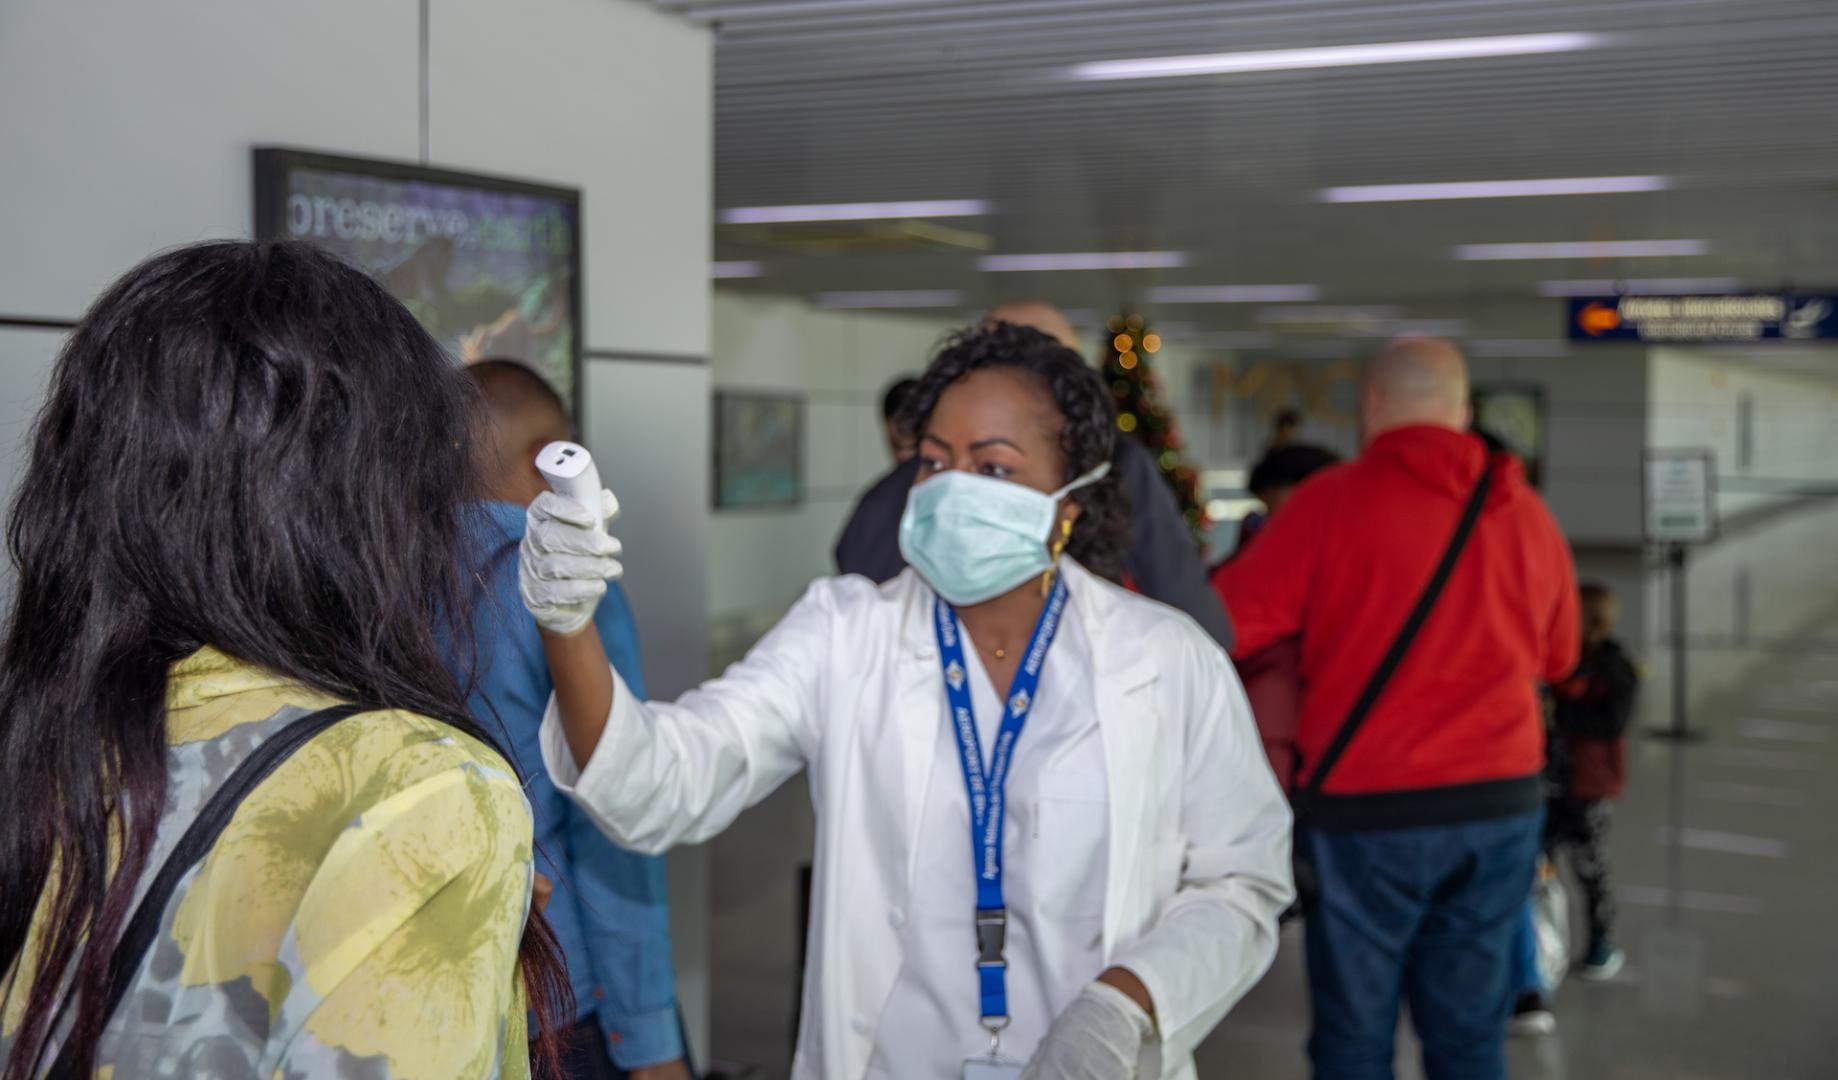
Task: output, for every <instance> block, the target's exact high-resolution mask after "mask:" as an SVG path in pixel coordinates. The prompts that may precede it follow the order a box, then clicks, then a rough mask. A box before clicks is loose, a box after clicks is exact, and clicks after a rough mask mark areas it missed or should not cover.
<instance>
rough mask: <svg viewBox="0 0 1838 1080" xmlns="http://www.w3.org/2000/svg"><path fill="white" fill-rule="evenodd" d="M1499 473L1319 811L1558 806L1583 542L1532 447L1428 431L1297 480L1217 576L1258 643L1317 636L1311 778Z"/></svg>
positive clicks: (1310, 657) (1485, 813) (1246, 651)
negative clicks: (1534, 477) (1547, 759)
mask: <svg viewBox="0 0 1838 1080" xmlns="http://www.w3.org/2000/svg"><path fill="white" fill-rule="evenodd" d="M1489 466H1491V468H1492V470H1493V485H1492V489H1491V491H1490V494H1489V496H1488V499H1487V505H1486V506H1485V508H1484V509H1483V511H1482V513H1481V516H1480V519H1479V521H1478V523H1477V524H1476V525H1475V528H1474V533H1473V535H1472V536H1471V537H1470V539H1469V542H1468V546H1467V548H1466V550H1464V551H1463V553H1462V556H1461V561H1460V562H1458V563H1457V564H1456V566H1455V570H1454V572H1453V573H1452V574H1451V575H1450V577H1449V580H1448V584H1447V586H1446V587H1445V588H1444V589H1443V592H1442V596H1441V599H1440V600H1439V601H1438V602H1437V604H1436V608H1435V610H1434V611H1432V612H1431V613H1430V616H1429V618H1428V620H1427V621H1426V622H1425V623H1424V624H1423V627H1422V629H1421V631H1420V632H1419V633H1418V635H1417V637H1416V640H1415V641H1414V643H1413V644H1412V645H1411V648H1410V651H1409V652H1408V653H1407V654H1406V655H1405V657H1404V660H1403V662H1402V663H1401V664H1400V665H1399V666H1398V669H1397V671H1396V672H1395V673H1394V674H1393V676H1392V679H1391V681H1390V682H1389V683H1388V684H1387V685H1386V688H1385V692H1384V694H1383V695H1382V696H1381V697H1380V698H1379V699H1378V702H1377V704H1376V705H1375V706H1374V707H1373V709H1372V711H1371V713H1370V714H1369V715H1368V716H1367V718H1366V722H1365V725H1364V726H1363V727H1361V728H1360V729H1359V733H1358V735H1357V736H1356V737H1355V738H1354V739H1353V740H1352V742H1351V743H1349V744H1348V745H1347V749H1346V753H1345V755H1344V756H1343V757H1341V758H1340V761H1339V763H1338V764H1337V765H1336V766H1335V767H1334V771H1333V773H1332V774H1331V775H1330V776H1329V777H1328V778H1327V782H1326V785H1325V788H1324V796H1323V797H1322V798H1320V799H1318V800H1316V801H1315V804H1314V807H1313V808H1312V809H1311V820H1312V821H1313V822H1314V823H1315V824H1318V825H1321V826H1322V827H1326V828H1337V827H1338V828H1410V827H1414V826H1417V825H1430V824H1448V823H1454V822H1459V821H1466V820H1478V819H1481V818H1487V817H1496V816H1501V815H1504V814H1510V813H1518V812H1529V811H1532V810H1536V809H1537V808H1538V807H1540V806H1542V805H1543V796H1544V791H1543V784H1542V780H1541V777H1540V773H1541V772H1542V769H1543V765H1544V716H1543V709H1542V707H1541V706H1540V703H1539V699H1538V686H1539V684H1540V683H1545V682H1554V681H1556V680H1558V679H1562V678H1563V677H1564V676H1566V675H1568V674H1569V673H1570V672H1571V671H1572V670H1573V669H1574V668H1575V666H1576V658H1577V639H1578V637H1579V636H1580V633H1581V627H1580V624H1579V622H1578V618H1577V595H1576V576H1575V570H1574V568H1573V567H1572V565H1571V561H1570V549H1569V545H1568V544H1566V543H1565V541H1564V538H1563V534H1562V533H1560V532H1559V531H1558V529H1557V524H1556V522H1555V521H1553V520H1552V518H1551V514H1550V512H1549V511H1548V510H1546V509H1545V506H1544V503H1543V502H1542V501H1541V500H1540V499H1539V498H1538V495H1537V493H1536V492H1534V491H1533V490H1532V489H1531V488H1530V487H1529V486H1528V485H1527V484H1526V482H1525V478H1524V476H1523V474H1522V473H1521V471H1520V467H1519V463H1518V461H1517V459H1515V458H1513V457H1512V456H1511V455H1509V454H1489V453H1488V451H1487V448H1486V447H1485V446H1484V445H1483V444H1482V442H1481V440H1479V439H1477V438H1475V437H1474V436H1472V435H1468V434H1465V433H1462V432H1459V431H1452V430H1448V429H1445V428H1438V427H1429V426H1412V427H1405V428H1400V429H1397V430H1394V431H1389V432H1386V433H1384V434H1382V435H1380V436H1379V437H1378V438H1376V439H1374V440H1373V441H1372V443H1371V444H1370V445H1369V446H1367V447H1366V449H1365V451H1364V452H1363V453H1361V454H1360V456H1359V459H1358V460H1357V461H1354V462H1352V463H1350V464H1347V465H1339V466H1335V467H1332V468H1328V469H1323V470H1321V471H1320V472H1317V473H1315V474H1314V475H1313V476H1311V477H1309V479H1308V480H1307V481H1306V482H1305V483H1303V484H1302V485H1301V487H1299V488H1297V489H1296V493H1295V494H1294V495H1292V496H1290V498H1289V501H1288V502H1286V503H1285V504H1284V505H1283V512H1282V513H1280V514H1277V515H1275V516H1273V517H1272V518H1271V519H1270V524H1269V525H1267V526H1266V527H1265V528H1264V531H1263V533H1262V534H1261V535H1260V536H1259V537H1258V539H1257V542H1256V543H1255V544H1252V545H1251V546H1250V547H1249V548H1248V549H1247V550H1246V551H1245V552H1244V553H1243V554H1242V555H1240V556H1238V557H1237V558H1235V559H1233V560H1232V561H1231V562H1229V563H1227V564H1226V565H1225V566H1224V567H1222V568H1221V569H1220V571H1219V574H1218V577H1217V579H1216V581H1217V584H1218V586H1219V588H1220V591H1221V594H1222V595H1223V596H1224V598H1225V602H1226V605H1227V606H1228V607H1229V608H1230V609H1231V612H1232V619H1233V622H1234V624H1235V625H1236V627H1237V630H1238V649H1239V655H1241V656H1248V655H1251V654H1254V653H1256V652H1258V651H1260V650H1262V649H1265V648H1267V647H1269V646H1270V645H1272V644H1274V643H1276V642H1279V641H1282V640H1284V639H1285V638H1290V637H1294V636H1297V635H1300V639H1301V645H1302V664H1301V675H1302V686H1303V696H1302V719H1301V729H1300V733H1299V739H1298V743H1299V749H1300V751H1301V755H1302V765H1303V774H1302V776H1300V777H1298V782H1303V781H1306V779H1307V773H1308V770H1309V768H1311V767H1312V763H1313V762H1315V761H1319V760H1320V757H1321V754H1322V753H1323V751H1325V750H1326V749H1327V746H1328V744H1329V743H1331V742H1332V741H1333V739H1334V736H1335V734H1336V733H1337V732H1338V731H1339V730H1340V726H1341V724H1342V723H1343V722H1344V721H1345V719H1346V716H1347V713H1348V712H1349V711H1350V710H1351V708H1352V706H1353V703H1354V701H1355V699H1357V698H1358V697H1359V694H1360V691H1361V690H1362V689H1364V687H1365V685H1366V682H1367V680H1369V679H1370V678H1371V676H1372V672H1373V671H1374V669H1376V668H1377V667H1378V664H1379V660H1380V658H1381V657H1382V656H1383V655H1384V653H1385V651H1386V650H1387V649H1388V648H1389V647H1390V645H1391V642H1392V640H1393V639H1394V638H1396V636H1397V633H1398V628H1399V627H1400V626H1402V625H1403V623H1404V620H1405V618H1406V616H1407V615H1408V614H1409V612H1410V610H1411V607H1412V606H1413V605H1414V604H1415V603H1416V601H1417V597H1418V596H1419V595H1420V594H1421V593H1422V591H1423V587H1424V584H1425V583H1426V582H1427V581H1428V580H1429V578H1430V576H1431V574H1432V573H1433V571H1434V568H1435V566H1436V563H1437V561H1438V560H1439V559H1440V558H1441V557H1442V553H1443V551H1444V549H1445V548H1447V546H1448V542H1449V537H1450V536H1451V535H1452V534H1453V533H1454V532H1455V524H1456V522H1457V520H1458V519H1459V518H1460V517H1461V512H1462V507H1463V505H1464V504H1465V503H1466V502H1467V500H1468V496H1469V494H1470V492H1471V491H1472V490H1473V488H1474V484H1475V481H1476V480H1477V479H1478V478H1479V477H1480V473H1481V470H1482V469H1483V468H1485V467H1489Z"/></svg>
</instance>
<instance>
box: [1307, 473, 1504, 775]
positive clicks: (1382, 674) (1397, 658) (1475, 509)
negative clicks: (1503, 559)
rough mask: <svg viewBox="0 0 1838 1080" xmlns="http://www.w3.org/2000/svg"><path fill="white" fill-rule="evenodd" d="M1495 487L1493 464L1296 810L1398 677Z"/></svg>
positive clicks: (1324, 755)
mask: <svg viewBox="0 0 1838 1080" xmlns="http://www.w3.org/2000/svg"><path fill="white" fill-rule="evenodd" d="M1492 487H1493V462H1492V461H1491V460H1490V461H1488V462H1487V464H1486V465H1485V466H1484V467H1483V468H1482V469H1481V476H1480V479H1479V480H1476V481H1475V482H1474V491H1473V492H1472V493H1471V494H1469V496H1468V505H1467V506H1466V507H1465V508H1463V510H1462V512H1461V521H1460V522H1459V523H1458V524H1457V525H1456V526H1455V535H1454V536H1452V537H1450V538H1449V546H1448V547H1447V548H1445V549H1443V552H1442V561H1441V562H1439V563H1437V564H1436V573H1435V574H1433V575H1432V576H1431V577H1430V581H1429V584H1427V585H1425V586H1424V587H1423V593H1422V595H1420V596H1418V597H1417V606H1416V607H1414V608H1412V609H1411V611H1410V618H1408V619H1405V620H1404V625H1403V627H1401V628H1400V629H1399V630H1398V636H1397V637H1395V638H1393V639H1392V642H1391V648H1389V649H1386V650H1385V656H1384V658H1383V659H1382V660H1380V661H1379V666H1378V667H1377V668H1376V669H1375V670H1374V671H1373V672H1372V677H1371V678H1370V679H1367V680H1366V688H1365V689H1364V690H1361V691H1360V694H1359V698H1358V700H1356V701H1354V702H1353V708H1352V709H1351V710H1350V711H1348V713H1347V718H1346V721H1345V722H1343V723H1342V724H1341V725H1340V730H1339V731H1337V732H1335V733H1334V741H1333V742H1331V743H1328V745H1327V749H1326V750H1324V751H1322V753H1321V763H1320V764H1319V765H1317V766H1315V770H1314V772H1312V773H1310V774H1309V777H1308V782H1307V783H1306V784H1304V785H1303V786H1302V790H1301V791H1300V792H1299V793H1298V794H1297V796H1296V808H1297V810H1298V811H1302V810H1305V809H1306V808H1307V806H1308V804H1309V803H1311V802H1313V801H1314V799H1315V797H1316V796H1318V795H1320V794H1321V785H1323V784H1325V783H1326V782H1327V776H1328V773H1330V772H1332V771H1333V768H1334V765H1335V763H1336V762H1338V761H1339V760H1340V755H1342V754H1344V753H1346V749H1347V745H1348V744H1349V743H1351V742H1352V741H1353V736H1355V735H1357V734H1359V727H1360V725H1361V724H1363V723H1365V721H1366V717H1367V716H1368V715H1369V714H1371V712H1372V707H1373V706H1374V705H1376V704H1378V699H1379V695H1380V694H1383V693H1384V692H1385V684H1386V683H1389V682H1390V681H1391V677H1392V675H1394V674H1396V673H1397V670H1398V665H1399V664H1401V663H1403V662H1404V655H1405V654H1406V653H1408V652H1409V651H1410V645H1411V642H1412V641H1414V640H1416V637H1417V632H1418V631H1419V630H1421V629H1423V624H1424V622H1426V621H1427V620H1428V619H1429V617H1430V612H1431V611H1433V610H1435V608H1436V600H1437V599H1438V598H1439V597H1440V596H1442V589H1443V586H1445V585H1447V584H1448V583H1449V575H1450V574H1451V573H1453V572H1454V570H1455V563H1456V562H1457V561H1458V560H1459V559H1460V558H1461V553H1462V549H1463V548H1465V547H1467V546H1468V537H1469V536H1470V535H1471V534H1472V533H1473V532H1474V524H1475V522H1477V521H1479V520H1480V517H1481V510H1482V508H1483V507H1485V506H1486V505H1487V492H1488V490H1489V489H1491V488H1492Z"/></svg>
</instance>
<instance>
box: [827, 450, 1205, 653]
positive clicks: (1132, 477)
mask: <svg viewBox="0 0 1838 1080" xmlns="http://www.w3.org/2000/svg"><path fill="white" fill-rule="evenodd" d="M1116 470H1117V475H1118V478H1119V479H1120V480H1122V482H1123V489H1124V491H1125V492H1127V493H1128V495H1129V499H1130V549H1129V551H1128V552H1127V553H1126V556H1125V560H1124V568H1125V569H1126V570H1127V571H1128V573H1129V575H1130V581H1131V583H1132V584H1133V585H1134V586H1135V587H1136V589H1137V591H1139V592H1141V593H1142V594H1143V595H1144V596H1147V597H1149V598H1150V599H1153V600H1160V601H1161V602H1162V603H1164V604H1167V605H1169V606H1170V607H1175V608H1179V609H1180V610H1182V611H1185V612H1186V613H1187V614H1188V615H1191V616H1192V617H1193V619H1194V621H1195V622H1197V623H1199V624H1200V626H1201V627H1202V628H1203V629H1204V630H1205V631H1206V632H1207V633H1208V634H1210V635H1212V638H1213V640H1214V641H1217V642H1218V643H1219V644H1220V645H1221V646H1223V647H1224V648H1227V649H1230V648H1231V646H1232V624H1231V621H1230V620H1228V619H1227V618H1226V616H1225V609H1224V608H1223V607H1221V606H1220V605H1219V597H1218V595H1217V594H1216V593H1214V592H1213V590H1212V589H1211V588H1210V587H1208V585H1207V583H1206V570H1205V568H1204V567H1203V566H1201V565H1200V547H1199V545H1198V544H1196V543H1194V539H1193V532H1192V531H1191V530H1190V529H1188V527H1187V522H1186V521H1185V520H1184V519H1183V518H1182V517H1181V511H1180V507H1179V506H1178V505H1176V503H1175V501H1174V492H1173V491H1170V490H1169V488H1168V482H1167V481H1166V480H1164V479H1162V474H1161V470H1160V469H1159V468H1157V467H1156V465H1155V459H1154V458H1153V457H1151V456H1150V455H1149V451H1148V450H1147V449H1146V448H1144V447H1143V445H1142V444H1141V443H1139V442H1137V441H1136V440H1135V439H1119V440H1118V442H1117V457H1116ZM918 475H919V462H918V461H917V460H916V459H915V460H913V461H909V462H906V463H905V464H903V465H897V466H895V467H894V469H893V471H892V472H890V473H888V474H887V475H886V476H883V477H881V478H880V479H879V480H877V481H875V484H874V486H873V487H871V488H869V489H868V491H867V492H866V493H865V494H864V495H862V498H861V501H860V502H858V503H856V504H855V512H854V513H853V514H851V515H850V517H849V523H848V524H847V525H845V526H843V530H842V535H841V536H840V537H838V538H837V540H836V569H837V570H838V571H839V572H841V573H844V574H860V575H862V576H863V577H865V578H868V579H869V580H871V581H890V580H892V579H893V578H895V577H897V576H898V575H899V573H900V571H902V570H904V569H906V559H905V558H903V557H902V556H901V555H900V515H901V514H902V513H903V512H904V511H905V510H906V493H907V492H908V491H910V490H912V486H913V478H914V477H916V476H918Z"/></svg>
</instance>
